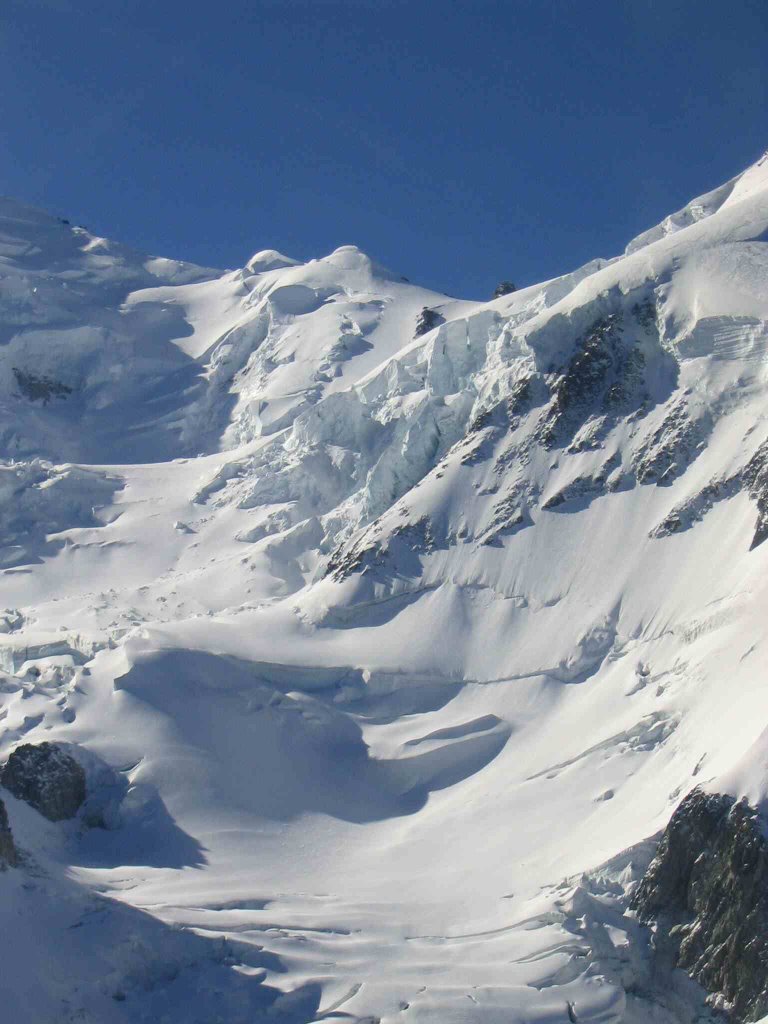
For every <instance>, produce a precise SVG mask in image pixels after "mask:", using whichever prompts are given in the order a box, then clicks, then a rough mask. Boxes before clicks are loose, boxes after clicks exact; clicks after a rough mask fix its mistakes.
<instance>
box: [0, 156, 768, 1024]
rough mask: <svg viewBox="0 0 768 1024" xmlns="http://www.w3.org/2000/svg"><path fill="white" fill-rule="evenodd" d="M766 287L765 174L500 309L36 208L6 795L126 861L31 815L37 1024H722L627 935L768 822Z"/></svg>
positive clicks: (18, 826) (5, 437)
mask: <svg viewBox="0 0 768 1024" xmlns="http://www.w3.org/2000/svg"><path fill="white" fill-rule="evenodd" d="M767 280H768V159H765V158H763V159H762V160H761V161H759V162H758V163H757V164H756V165H754V166H753V167H752V168H750V169H748V170H747V171H746V172H745V173H744V174H743V175H741V176H739V177H737V178H735V179H734V180H733V181H732V182H729V183H728V184H727V185H724V186H722V187H721V188H719V189H716V190H714V191H713V192H710V193H709V194H708V195H706V196H704V197H702V198H700V199H697V200H694V201H692V202H691V203H690V204H689V206H687V207H686V208H685V209H684V210H683V211H680V212H679V213H677V214H674V215H673V216H672V217H669V218H667V220H665V221H664V222H663V223H662V224H661V225H660V226H659V227H658V228H654V229H652V230H651V231H649V232H646V233H645V234H644V235H642V236H640V238H639V239H636V240H635V241H634V242H633V243H631V244H630V246H629V247H628V250H627V253H626V254H625V255H624V256H621V257H618V258H616V259H613V260H608V261H606V260H596V261H594V262H593V263H591V264H589V265H587V266H586V267H584V268H581V269H580V270H577V271H576V272H574V273H573V274H570V275H567V276H565V277H562V278H558V279H556V280H552V281H548V282H545V283H543V284H541V285H537V286H534V287H530V288H526V289H523V290H521V291H518V292H516V293H513V294H511V295H507V296H504V297H503V298H501V299H497V300H495V301H493V302H489V303H477V302H466V301H459V300H456V299H452V298H449V297H447V296H445V295H439V294H436V293H434V292H431V291H428V290H426V289H424V288H420V287H418V286H416V285H414V284H411V283H409V282H407V281H405V280H404V279H403V278H401V277H399V276H398V275H397V274H396V273H393V272H391V271H389V270H386V269H385V268H383V267H381V266H379V265H377V264H376V263H375V262H373V261H372V260H371V259H370V258H369V257H368V256H366V255H365V254H364V253H362V252H360V250H358V249H357V248H355V247H354V246H350V245H344V246H342V247H340V248H338V249H336V250H335V251H334V252H333V253H331V254H330V255H328V256H326V257H324V258H321V259H316V260H311V261H310V262H308V263H299V262H297V261H295V260H292V259H290V258H288V257H285V256H282V255H281V254H280V253H277V252H275V251H273V250H265V251H262V252H259V253H257V254H256V255H255V256H254V257H253V258H252V259H251V260H250V261H249V262H248V264H247V265H246V266H245V267H244V268H242V269H241V270H236V271H228V272H219V271H214V270H210V269H202V268H198V267H194V266H191V265H189V264H182V263H178V262H176V261H172V260H163V259H157V258H152V257H148V256H146V255H144V254H140V253H136V252H134V251H131V250H128V249H127V248H125V247H122V246H119V245H116V244H115V243H112V242H109V241H107V240H105V239H100V238H95V237H94V236H92V235H90V234H89V233H88V232H87V231H86V230H85V229H83V228H78V227H73V226H71V225H68V224H66V223H62V222H61V221H60V220H58V219H57V218H54V217H50V216H48V215H47V214H43V213H41V212H39V211H36V210H31V209H29V208H27V207H24V206H22V205H20V204H17V203H15V202H12V201H10V200H3V201H2V204H1V205H0V445H1V446H2V449H1V451H0V457H1V458H2V462H1V463H0V567H1V568H0V667H1V668H2V672H1V673H0V747H1V749H0V753H2V755H3V757H5V756H7V755H8V753H9V752H10V751H11V750H12V749H13V748H14V747H16V746H17V745H18V744H20V743H22V742H42V741H44V740H55V741H60V742H63V743H69V744H76V745H78V747H79V748H80V750H81V755H80V756H81V757H82V758H84V759H85V760H84V762H83V763H87V765H88V766H89V767H88V771H89V779H91V782H92V786H93V787H95V789H96V790H97V791H98V790H99V787H102V789H103V790H104V792H103V793H102V795H101V797H99V795H98V792H97V794H96V799H101V805H100V806H103V807H108V809H109V813H108V814H105V819H106V820H107V824H109V826H110V827H109V828H94V827H89V825H88V822H87V821H86V820H85V819H84V818H82V817H81V818H80V819H77V820H75V821H73V822H70V823H65V824H55V825H54V824H51V823H49V822H47V821H44V820H43V819H42V818H41V817H40V816H39V815H38V814H37V813H36V812H35V811H33V810H32V809H31V808H29V807H27V806H25V805H24V804H21V803H20V802H18V801H16V800H14V799H13V798H12V797H11V796H10V795H9V794H7V793H5V792H3V793H2V796H3V799H4V801H5V802H6V805H7V807H8V811H9V816H10V819H11V825H12V828H13V831H14V835H15V837H16V841H17V843H18V845H19V847H20V848H21V849H22V850H23V852H24V858H25V859H24V864H23V866H22V867H21V868H19V869H14V870H8V871H6V872H4V873H2V874H0V901H1V902H0V906H2V907H3V911H4V914H5V918H4V928H3V930H2V933H1V937H0V963H2V964H3V980H2V982H0V988H2V993H0V995H1V997H2V1002H3V1005H4V1006H5V1008H6V1012H7V1013H8V1014H9V1016H8V1019H9V1020H11V1019H12V1020H13V1021H14V1022H15V1024H27V1022H29V1024H32V1022H34V1024H41V1022H64V1021H66V1022H70V1021H71V1022H74V1021H84V1022H94V1024H95V1022H99V1024H112V1022H115V1024H117V1022H139V1021H165V1022H168V1024H181V1022H184V1024H197V1022H200V1024H202V1022H212V1021H222V1022H227V1024H246V1022H247V1024H258V1022H259V1021H261V1020H264V1021H267V1020H270V1021H274V1020H277V1021H286V1022H290V1024H308V1022H310V1021H315V1020H321V1019H322V1020H334V1019H336V1020H348V1021H375V1020H380V1021H382V1022H385V1024H394V1022H396V1021H397V1022H403V1024H410V1022H425V1024H438V1022H439V1024H464V1022H473V1024H475V1022H477V1024H502V1022H504V1024H524V1022H525V1024H534V1022H535V1024H555V1022H560V1021H567V1020H569V1019H578V1021H580V1022H604V1024H608V1022H610V1024H614V1022H616V1024H618V1022H620V1021H626V1022H630V1024H632V1022H640V1021H658V1022H673V1021H678V1020H694V1019H701V1020H704V1019H706V1017H705V1016H701V1017H699V1018H696V1016H695V1014H696V1013H701V1014H704V1015H705V1014H706V1010H704V1009H702V1008H701V1007H699V1009H698V1010H696V1009H691V1007H692V1006H694V1003H695V999H694V997H693V996H691V994H690V992H689V990H688V989H686V988H685V986H682V983H680V984H677V983H676V984H677V988H675V986H672V988H670V989H669V991H666V992H659V991H656V990H655V989H654V987H653V984H652V981H651V980H649V977H648V972H647V964H645V961H644V959H643V952H642V951H643V942H642V936H641V934H640V931H641V930H640V929H638V927H637V925H636V923H635V922H633V920H632V919H631V917H629V916H627V915H626V914H625V913H624V911H623V909H622V904H621V899H620V898H619V896H620V894H621V892H622V891H624V890H625V889H626V888H627V886H628V885H631V883H632V880H633V879H635V878H636V877H637V874H638V872H639V871H640V870H642V867H643V865H644V864H645V863H646V862H647V860H648V857H649V856H650V850H651V846H650V845H649V844H648V843H647V842H646V840H647V839H648V838H649V837H651V836H653V835H654V834H655V833H657V832H658V831H659V830H660V829H661V828H663V826H664V825H665V824H666V822H667V821H668V819H669V817H670V815H671V813H672V811H673V810H674V808H675V806H676V805H677V803H678V802H679V801H680V799H681V798H682V797H683V796H684V795H685V794H686V793H687V792H688V791H689V790H690V789H691V788H693V787H694V786H695V785H699V784H703V785H705V786H707V787H709V788H712V789H715V790H717V791H728V792H732V793H733V794H734V795H737V796H742V795H746V796H748V797H749V798H750V799H751V800H753V801H755V802H756V803H758V804H761V805H763V806H768V691H766V686H765V678H766V672H767V671H768V645H767V643H766V638H765V628H764V623H765V615H766V608H768V544H759V543H758V544H757V545H756V546H754V547H752V541H753V535H754V534H755V529H756V522H757V520H758V516H759V504H760V501H759V495H758V494H757V491H756V490H755V487H754V486H752V485H751V484H749V482H748V479H747V478H748V477H749V469H748V467H749V465H750V464H752V465H754V460H755V459H758V460H759V455H760V451H761V446H763V445H765V443H766V441H768V414H767V412H766V410H767V409H768V404H767V403H766V394H767V392H768V289H767V288H766V281H767ZM423 307H429V308H430V309H433V310H436V311H437V312H438V313H439V314H440V317H441V318H442V322H441V323H440V324H439V325H438V326H436V327H435V328H433V329H432V330H430V331H428V332H427V333H425V334H423V335H421V336H419V337H415V336H414V335H415V326H416V319H417V317H418V315H419V313H420V311H421V310H422V308H423ZM585 352H586V353H587V354H589V353H592V354H593V356H594V358H593V357H592V356H589V358H588V357H587V356H585V354H584V353H585ZM594 353H597V354H596V355H595V354H594ZM767 458H768V457H767ZM750 460H752V463H750ZM767 464H768V463H767ZM752 476H754V474H752ZM749 479H752V477H749ZM745 481H746V482H745ZM766 495H767V497H766V501H768V491H766ZM617 894H618V895H617ZM692 1000H693V1002H692ZM569 1006H570V1009H569Z"/></svg>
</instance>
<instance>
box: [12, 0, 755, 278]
mask: <svg viewBox="0 0 768 1024" xmlns="http://www.w3.org/2000/svg"><path fill="white" fill-rule="evenodd" d="M766 50H768V19H767V18H766V17H765V11H764V5H763V4H762V3H758V2H754V0H736V2H735V3H732V4H729V5H728V7H727V8H726V7H725V5H720V4H710V5H706V7H704V8H703V7H702V6H701V5H699V4H694V3H693V2H691V0H677V2H664V3H662V2H658V0H649V2H646V3H643V4H629V3H625V4H622V3H619V4H616V3H615V2H614V3H612V4H610V3H607V2H605V3H604V2H602V0H600V2H591V3H587V4H584V5H581V6H580V7H579V8H578V9H576V8H573V9H571V8H567V7H566V6H565V5H561V4H555V3H553V4H541V3H535V2H533V0H510V2H508V3H503V2H498V0H480V2H479V3H473V4H470V3H468V2H447V0H446V2H444V3H442V4H441V5H440V6H439V8H434V7H433V6H431V5H428V4H426V3H421V2H419V3H414V4H406V3H405V2H402V0H381V2H379V3H373V2H365V3H363V2H360V0H357V2H349V0H347V2H337V0H285V2H283V3H276V2H271V0H256V2H253V3H248V4H246V3H244V2H241V0H236V2H233V3H232V4H230V5H228V6H227V8H226V10H221V9H217V8H212V7H211V5H210V4H208V3H203V2H201V0H192V2H190V3H186V4H185V3H181V2H179V0H169V2H168V3H166V4H163V5H159V7H158V5H153V4H151V3H150V2H149V0H135V2H134V3H132V4H130V5H103V4H97V3H95V2H94V0H81V2H79V3H74V2H69V0H10V2H9V3H7V4H6V9H5V14H4V16H3V17H2V20H0V55H1V56H2V61H0V83H1V84H2V90H3V95H4V98H5V104H4V108H5V109H4V122H5V133H4V134H5V140H4V141H5V147H4V156H5V159H4V160H3V162H2V163H0V192H3V193H6V194H8V195H12V196H14V197H16V198H18V199H20V200H22V201H25V202H29V203H32V204H34V205H37V206H41V207H44V208H46V209H49V210H51V211H52V212H55V213H57V214H59V215H61V216H66V217H69V218H71V219H72V220H75V221H80V222H84V223H85V224H87V225H88V226H89V228H91V230H93V231H94V232H96V233H99V234H104V235H107V236H109V237H112V238H115V239H117V240H119V241H121V242H124V243H125V244H129V245H132V246H135V247H137V248H140V249H145V250H148V251H152V252H155V253H157V254H159V255H164V256H172V257H176V258H180V259H187V260H191V261H194V262H196V263H201V264H204V265H209V266H222V267H227V266H228V267H232V266H239V265H242V264H243V263H244V262H245V261H246V260H247V258H248V257H249V255H250V254H251V253H252V252H254V251H256V250H259V249H263V248H276V249H278V250H280V251H283V252H285V253H286V254H288V255H290V256H293V257H296V258H298V259H303V260H306V259H309V258H312V257H316V256H322V255H325V254H326V253H328V252H330V251H332V250H333V249H335V248H336V247H337V246H339V245H342V244H346V243H351V244H355V245H358V246H359V247H360V248H361V249H363V250H364V251H365V252H367V253H369V254H370V255H371V256H373V257H374V258H375V259H376V260H378V261H381V262H382V263H384V264H386V265H389V266H391V267H392V268H393V269H395V270H397V271H399V272H401V273H403V274H405V275H406V276H408V277H409V278H411V279H413V280H415V281H418V282H419V283H422V284H425V285H428V286H430V287H433V288H436V289H439V290H441V291H446V292H448V293H450V294H456V295H461V296H463V297H469V298H486V297H488V296H489V295H490V294H491V292H492V289H493V287H494V285H495V283H496V282H497V281H498V280H500V279H502V278H512V279H513V280H515V281H516V282H517V283H518V285H525V284H531V283H533V282H535V281H538V280H543V279H546V278H549V277H553V276H556V275H558V274H561V273H564V272H567V271H569V270H571V269H574V268H575V267H577V266H579V265H580V264H582V263H584V262H586V261H587V260H589V259H592V258H596V257H611V256H614V255H617V254H618V253H620V252H621V251H622V250H623V248H624V246H625V244H626V243H627V242H628V241H629V239H630V238H632V237H633V236H634V235H636V234H637V233H639V232H640V231H643V230H645V229H646V228H649V227H651V226H652V225H653V224H654V223H656V222H658V221H659V220H660V219H662V218H663V217H664V216H666V215H667V214H668V213H671V212H673V211H674V210H676V209H678V208H679V207H680V206H682V205H684V204H685V203H686V202H687V201H688V200H689V199H690V198H691V197H692V196H694V195H696V194H700V193H703V192H706V191H708V190H709V189H711V188H714V187H716V186H717V185H719V184H721V183H722V182H724V181H726V180H727V179H729V178H731V177H733V176H734V175H736V174H738V173H739V172H740V171H742V170H743V169H744V168H745V167H746V166H747V165H749V164H750V163H751V162H753V161H754V160H756V159H757V158H758V157H759V155H760V153H761V152H762V151H763V150H764V149H765V147H766V145H768V116H766V111H768V70H767V66H766V65H767V62H766V61H765V57H764V54H765V52H766Z"/></svg>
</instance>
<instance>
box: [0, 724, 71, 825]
mask: <svg viewBox="0 0 768 1024" xmlns="http://www.w3.org/2000/svg"><path fill="white" fill-rule="evenodd" d="M0 782H1V783H2V785H3V786H4V787H5V788H6V789H7V790H8V792H9V793H11V794H12V795H13V796H15V797H16V798H17V799H18V800H24V801H26V803H28V804H29V805H30V806H31V807H34V808H35V810H37V811H39V812H40V813H41V814H42V815H43V816H44V817H46V818H48V820H49V821H63V820H64V819H66V818H73V817H74V816H75V815H76V814H77V812H78V810H79V809H80V807H81V805H82V804H83V802H84V800H85V797H86V785H85V772H84V771H83V769H82V767H81V766H80V765H79V764H78V762H77V761H76V760H75V759H74V757H72V756H71V755H70V754H68V753H67V752H66V751H65V750H64V749H62V747H60V746H59V745H58V744H56V743H39V744H37V745H35V744H31V743H24V744H22V745H21V746H20V747H17V748H16V749H15V750H14V751H13V753H12V754H11V756H10V757H9V758H8V762H7V764H6V765H5V767H4V768H3V772H2V775H1V776H0Z"/></svg>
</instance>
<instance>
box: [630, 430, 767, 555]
mask: <svg viewBox="0 0 768 1024" xmlns="http://www.w3.org/2000/svg"><path fill="white" fill-rule="evenodd" d="M640 482H641V483H646V482H648V481H647V480H646V479H645V477H643V479H642V480H641V481H640ZM744 490H746V492H747V493H748V494H749V496H750V498H752V500H753V501H754V502H755V503H756V505H757V522H756V523H755V532H754V534H753V537H752V543H751V545H750V551H751V550H754V548H756V547H757V546H758V545H760V544H762V543H763V541H764V540H765V539H766V538H768V441H766V442H763V444H762V445H760V447H759V448H758V449H757V451H756V452H755V453H754V455H753V456H752V457H751V458H750V460H749V462H748V463H747V464H746V466H744V467H743V468H742V469H740V470H739V471H738V472H736V473H733V474H732V475H731V476H728V477H725V478H721V479H716V480H711V481H710V482H709V483H708V484H706V486H704V487H703V488H702V489H701V490H700V491H697V492H696V494H694V495H692V496H691V497H690V498H686V500H685V501H683V502H681V503H680V504H678V505H676V506H675V507H674V508H673V509H672V510H671V512H669V513H668V514H667V515H666V516H665V517H664V519H663V520H662V522H661V523H659V525H658V526H657V527H656V528H655V529H654V530H652V531H651V536H652V537H667V536H669V534H671V533H680V532H682V531H683V530H688V529H690V528H691V527H692V526H693V525H694V524H695V523H698V522H701V520H702V519H703V518H704V516H705V515H706V514H707V512H709V511H711V509H713V508H714V507H715V505H716V504H717V503H718V502H720V501H724V500H725V499H727V498H732V497H733V496H734V495H735V494H738V493H739V492H741V491H744Z"/></svg>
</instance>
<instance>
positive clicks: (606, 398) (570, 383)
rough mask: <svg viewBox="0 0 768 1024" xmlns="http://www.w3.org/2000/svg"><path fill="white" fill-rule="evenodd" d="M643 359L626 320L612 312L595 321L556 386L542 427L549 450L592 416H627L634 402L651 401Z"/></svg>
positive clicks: (559, 376)
mask: <svg viewBox="0 0 768 1024" xmlns="http://www.w3.org/2000/svg"><path fill="white" fill-rule="evenodd" d="M644 369H645V356H644V355H643V352H642V351H641V349H640V348H639V347H638V345H637V343H636V342H628V341H625V340H624V317H623V316H622V314H621V313H610V314H609V315H608V316H605V317H603V318H601V319H600V320H596V321H595V323H593V324H592V326H591V327H590V328H589V330H588V331H587V332H586V334H585V335H584V337H583V338H582V339H581V340H580V341H579V344H578V346H577V347H576V351H575V352H574V354H573V356H572V357H571V359H570V360H569V362H568V364H567V365H566V366H565V368H564V370H563V371H562V372H561V373H559V374H558V376H557V377H556V378H555V380H554V382H553V384H552V403H551V405H550V408H549V410H548V411H547V414H546V416H545V419H544V422H543V424H542V427H543V429H542V441H543V443H544V444H545V445H546V447H548V448H552V447H554V446H555V445H557V444H561V443H565V442H567V441H569V440H570V439H571V438H573V436H574V434H575V433H576V431H577V430H578V429H579V428H580V427H581V426H582V425H583V424H584V423H585V422H586V421H587V420H588V419H589V418H590V417H592V416H596V415H603V414H605V413H608V414H610V415H612V416H615V415H618V414H619V413H621V412H627V411H628V410H629V406H630V404H631V403H630V399H632V400H633V402H634V405H635V406H637V405H641V404H642V403H643V402H644V401H645V400H646V398H647V395H646V393H645V384H644Z"/></svg>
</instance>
